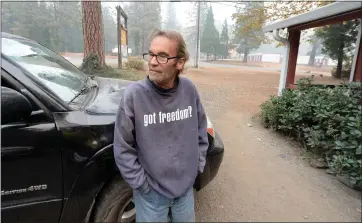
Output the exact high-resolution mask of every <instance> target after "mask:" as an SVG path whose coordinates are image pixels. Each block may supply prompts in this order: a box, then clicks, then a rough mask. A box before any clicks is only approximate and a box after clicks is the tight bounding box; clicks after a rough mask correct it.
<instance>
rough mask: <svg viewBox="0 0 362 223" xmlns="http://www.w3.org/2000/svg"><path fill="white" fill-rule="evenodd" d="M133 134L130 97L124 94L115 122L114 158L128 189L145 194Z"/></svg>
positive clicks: (145, 190) (145, 186)
mask: <svg viewBox="0 0 362 223" xmlns="http://www.w3.org/2000/svg"><path fill="white" fill-rule="evenodd" d="M134 132H135V126H134V113H133V103H132V100H131V97H129V96H127V94H125V96H124V97H123V98H122V100H121V104H120V106H119V109H118V112H117V116H116V121H115V127H114V142H113V150H114V158H115V162H116V164H117V167H118V169H119V171H120V173H121V175H122V177H123V179H124V180H125V181H126V182H127V183H128V184H129V185H130V187H132V188H133V189H140V190H141V192H143V193H147V192H148V191H149V186H148V183H147V180H146V173H145V170H144V169H143V167H142V166H141V165H140V163H139V162H138V157H137V151H136V148H135V144H136V143H135V137H134Z"/></svg>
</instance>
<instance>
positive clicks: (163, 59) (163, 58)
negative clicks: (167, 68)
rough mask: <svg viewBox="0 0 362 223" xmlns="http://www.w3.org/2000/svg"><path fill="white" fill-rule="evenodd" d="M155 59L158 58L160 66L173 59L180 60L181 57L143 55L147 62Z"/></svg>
mask: <svg viewBox="0 0 362 223" xmlns="http://www.w3.org/2000/svg"><path fill="white" fill-rule="evenodd" d="M153 57H156V61H157V63H160V64H165V63H167V62H168V60H171V59H175V58H180V57H167V56H160V55H156V54H153V53H144V54H143V59H144V60H145V61H151V60H152V58H153Z"/></svg>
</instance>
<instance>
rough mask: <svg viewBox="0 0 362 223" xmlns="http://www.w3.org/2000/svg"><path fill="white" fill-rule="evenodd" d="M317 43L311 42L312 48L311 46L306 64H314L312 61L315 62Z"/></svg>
mask: <svg viewBox="0 0 362 223" xmlns="http://www.w3.org/2000/svg"><path fill="white" fill-rule="evenodd" d="M317 47H318V46H317V43H314V44H313V48H312V52H311V53H310V56H309V61H308V66H314V62H315V56H316V53H317Z"/></svg>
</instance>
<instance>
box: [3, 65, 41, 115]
mask: <svg viewBox="0 0 362 223" xmlns="http://www.w3.org/2000/svg"><path fill="white" fill-rule="evenodd" d="M3 72H4V71H3V70H1V73H3ZM1 87H7V88H10V89H13V90H15V91H17V92H19V91H18V90H17V89H16V88H15V87H14V86H13V85H12V84H10V83H9V82H8V81H7V80H6V79H4V78H3V77H1ZM1 97H2V96H1ZM27 98H28V97H27ZM28 100H29V101H30V103H31V107H32V109H33V111H39V110H40V107H39V106H38V105H37V104H36V103H35V102H34V101H33V100H31V99H30V98H28Z"/></svg>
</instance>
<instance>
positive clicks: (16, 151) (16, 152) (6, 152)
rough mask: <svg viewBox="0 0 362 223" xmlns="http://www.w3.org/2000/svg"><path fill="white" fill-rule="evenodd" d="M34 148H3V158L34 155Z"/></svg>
mask: <svg viewBox="0 0 362 223" xmlns="http://www.w3.org/2000/svg"><path fill="white" fill-rule="evenodd" d="M33 151H34V147H29V146H14V147H2V148H1V156H22V155H27V154H29V153H32V152H33Z"/></svg>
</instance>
